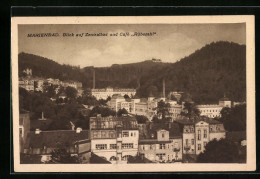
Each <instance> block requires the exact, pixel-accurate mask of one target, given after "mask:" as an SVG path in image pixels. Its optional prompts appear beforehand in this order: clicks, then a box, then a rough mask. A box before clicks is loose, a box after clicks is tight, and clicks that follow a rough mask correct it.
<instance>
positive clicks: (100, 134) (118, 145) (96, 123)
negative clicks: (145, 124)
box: [90, 115, 139, 163]
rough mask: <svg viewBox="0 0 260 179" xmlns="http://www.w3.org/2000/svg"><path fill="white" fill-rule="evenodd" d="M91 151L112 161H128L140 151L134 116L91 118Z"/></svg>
mask: <svg viewBox="0 0 260 179" xmlns="http://www.w3.org/2000/svg"><path fill="white" fill-rule="evenodd" d="M90 133H91V151H92V152H93V153H95V154H96V155H98V156H100V157H102V158H105V159H106V160H108V161H110V162H111V163H126V162H127V159H128V157H129V156H136V155H137V152H138V139H139V131H138V126H137V120H136V119H135V118H134V117H129V116H122V117H112V116H109V117H101V116H100V115H98V116H97V117H91V118H90Z"/></svg>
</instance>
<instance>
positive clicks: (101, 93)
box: [91, 87, 136, 100]
mask: <svg viewBox="0 0 260 179" xmlns="http://www.w3.org/2000/svg"><path fill="white" fill-rule="evenodd" d="M135 93H136V90H135V89H130V88H125V89H124V88H110V87H108V88H102V89H91V94H92V96H95V97H96V98H97V99H98V100H99V99H107V98H108V97H109V96H110V97H112V96H113V95H114V94H120V95H121V96H124V95H128V96H129V97H132V96H134V95H135Z"/></svg>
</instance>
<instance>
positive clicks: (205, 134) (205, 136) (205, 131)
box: [204, 130, 207, 138]
mask: <svg viewBox="0 0 260 179" xmlns="http://www.w3.org/2000/svg"><path fill="white" fill-rule="evenodd" d="M204 138H207V130H204Z"/></svg>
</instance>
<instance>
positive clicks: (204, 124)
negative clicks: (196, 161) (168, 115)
mask: <svg viewBox="0 0 260 179" xmlns="http://www.w3.org/2000/svg"><path fill="white" fill-rule="evenodd" d="M176 122H177V123H179V125H180V128H181V131H182V138H183V154H196V155H198V154H200V153H201V152H203V151H204V150H205V146H206V145H207V143H208V142H209V141H211V140H213V139H217V140H219V139H221V138H225V137H226V131H225V129H224V125H223V123H221V122H219V121H217V120H214V119H211V118H207V117H201V118H200V119H197V120H193V119H187V118H183V119H178V120H176Z"/></svg>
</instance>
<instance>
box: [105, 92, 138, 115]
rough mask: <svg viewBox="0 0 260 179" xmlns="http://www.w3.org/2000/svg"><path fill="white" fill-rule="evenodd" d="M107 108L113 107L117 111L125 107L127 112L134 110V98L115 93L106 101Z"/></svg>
mask: <svg viewBox="0 0 260 179" xmlns="http://www.w3.org/2000/svg"><path fill="white" fill-rule="evenodd" d="M107 104H108V106H109V108H111V109H113V110H114V111H116V112H117V111H118V110H119V109H123V108H125V109H126V110H127V112H128V113H133V112H134V108H133V107H134V100H132V99H130V98H127V99H125V98H124V97H123V96H121V95H120V94H115V95H113V96H112V98H111V100H110V101H108V103H107Z"/></svg>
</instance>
